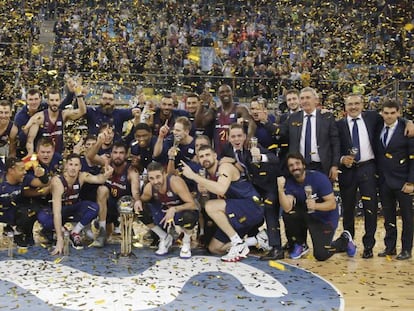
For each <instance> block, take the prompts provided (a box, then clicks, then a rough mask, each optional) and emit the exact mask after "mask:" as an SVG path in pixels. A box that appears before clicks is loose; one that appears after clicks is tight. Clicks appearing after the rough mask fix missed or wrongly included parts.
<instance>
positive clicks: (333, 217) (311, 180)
mask: <svg viewBox="0 0 414 311" xmlns="http://www.w3.org/2000/svg"><path fill="white" fill-rule="evenodd" d="M306 185H310V186H311V187H312V197H313V198H314V199H315V200H316V203H321V202H323V197H324V196H327V195H329V194H331V193H333V188H332V184H331V182H330V181H329V179H328V177H327V176H326V175H325V174H323V173H321V172H318V171H306V176H305V181H304V182H303V184H299V183H297V182H296V181H295V179H294V178H293V177H289V178H288V179H287V180H286V190H285V193H286V194H287V195H293V196H294V197H295V198H296V205H295V207H294V208H295V209H296V210H306V194H305V190H304V187H305V186H306ZM309 215H310V216H311V217H315V218H317V219H319V220H320V221H322V222H323V223H331V224H333V225H335V224H337V223H338V220H339V214H338V208H335V209H334V210H331V211H315V212H313V213H311V214H309Z"/></svg>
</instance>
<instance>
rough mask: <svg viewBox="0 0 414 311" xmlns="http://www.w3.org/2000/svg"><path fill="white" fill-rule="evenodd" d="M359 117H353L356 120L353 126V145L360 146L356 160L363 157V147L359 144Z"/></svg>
mask: <svg viewBox="0 0 414 311" xmlns="http://www.w3.org/2000/svg"><path fill="white" fill-rule="evenodd" d="M358 119H359V118H355V119H352V121H354V126H353V127H352V147H355V148H358V152H357V154H356V155H355V161H357V162H358V161H359V160H360V159H361V148H360V145H359V131H358V122H357V120H358Z"/></svg>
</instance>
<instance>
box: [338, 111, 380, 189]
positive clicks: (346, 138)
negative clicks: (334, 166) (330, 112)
mask: <svg viewBox="0 0 414 311" xmlns="http://www.w3.org/2000/svg"><path fill="white" fill-rule="evenodd" d="M361 117H362V119H363V120H364V122H365V126H366V127H367V131H368V138H369V142H370V144H371V147H372V151H373V152H374V154H375V150H376V147H377V142H376V138H377V137H378V135H380V133H381V129H382V125H383V123H384V122H383V119H382V118H381V116H380V115H379V113H377V112H376V111H373V110H369V111H363V112H362V114H361ZM336 125H337V127H338V133H339V141H340V145H341V149H340V150H341V157H342V156H346V155H349V150H350V149H351V148H352V137H351V134H350V129H349V125H348V120H347V118H346V117H345V118H342V119H340V120H339V121H337V122H336ZM352 170H353V168H348V167H346V166H345V165H342V164H341V171H342V174H340V175H339V182H340V183H341V184H344V185H346V184H349V183H350V182H352V178H353V174H352V172H353V171H352Z"/></svg>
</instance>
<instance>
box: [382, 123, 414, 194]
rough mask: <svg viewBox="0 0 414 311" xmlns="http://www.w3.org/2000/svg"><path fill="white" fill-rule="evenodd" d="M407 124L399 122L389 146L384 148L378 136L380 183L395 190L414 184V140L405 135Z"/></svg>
mask: <svg viewBox="0 0 414 311" xmlns="http://www.w3.org/2000/svg"><path fill="white" fill-rule="evenodd" d="M404 131H405V122H404V121H403V120H398V123H397V127H396V129H395V132H394V134H393V135H392V137H391V139H390V141H389V143H388V145H387V146H386V147H384V145H383V144H382V141H381V136H380V135H377V138H376V142H377V151H378V152H377V170H378V175H379V182H380V183H383V182H385V183H387V185H388V186H389V187H390V188H391V189H394V190H398V189H401V188H402V187H403V185H404V183H406V182H409V183H414V138H408V137H407V136H405V135H404Z"/></svg>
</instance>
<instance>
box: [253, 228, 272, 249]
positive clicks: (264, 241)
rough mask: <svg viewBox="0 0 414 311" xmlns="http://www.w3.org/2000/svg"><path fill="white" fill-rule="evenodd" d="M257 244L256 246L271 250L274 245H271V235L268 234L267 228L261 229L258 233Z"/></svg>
mask: <svg viewBox="0 0 414 311" xmlns="http://www.w3.org/2000/svg"><path fill="white" fill-rule="evenodd" d="M256 240H257V245H256V247H257V248H258V249H259V250H262V251H270V250H271V249H272V247H271V246H270V245H269V237H268V236H267V232H266V230H262V231H260V232H259V233H258V234H257V235H256Z"/></svg>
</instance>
